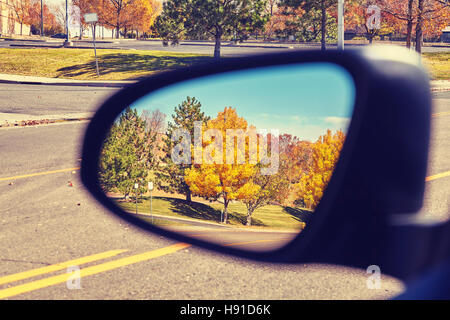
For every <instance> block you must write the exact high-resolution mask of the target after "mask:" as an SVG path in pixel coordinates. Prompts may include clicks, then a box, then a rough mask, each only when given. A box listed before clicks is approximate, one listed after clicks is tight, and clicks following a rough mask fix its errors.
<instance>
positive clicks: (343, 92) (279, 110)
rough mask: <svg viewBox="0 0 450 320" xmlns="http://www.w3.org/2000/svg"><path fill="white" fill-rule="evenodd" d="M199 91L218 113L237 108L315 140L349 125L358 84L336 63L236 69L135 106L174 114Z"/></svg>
mask: <svg viewBox="0 0 450 320" xmlns="http://www.w3.org/2000/svg"><path fill="white" fill-rule="evenodd" d="M187 96H190V97H195V98H196V99H197V100H198V101H200V102H201V104H202V110H203V111H204V112H205V113H206V114H207V115H209V116H211V117H212V118H215V117H216V116H217V113H218V112H220V111H223V109H224V108H225V107H233V108H236V110H237V114H238V115H239V116H240V117H244V118H245V119H246V120H247V122H248V124H249V125H254V126H256V128H257V129H276V130H279V132H280V133H281V134H282V133H290V134H293V135H296V136H298V137H299V138H301V139H302V140H310V141H315V140H316V139H317V138H318V137H319V136H320V135H323V134H324V133H326V130H327V129H332V130H337V129H344V130H346V129H347V126H348V122H349V119H350V118H351V115H352V112H353V105H354V99H355V88H354V84H353V79H352V78H351V76H350V75H349V74H348V73H347V71H345V70H344V69H342V68H341V67H338V66H336V65H333V64H328V63H314V64H307V65H305V64H299V65H289V66H282V67H268V68H261V69H256V70H252V71H240V72H232V73H228V74H222V75H215V76H209V77H205V78H200V79H196V80H191V81H187V82H183V83H180V84H176V85H173V86H171V87H167V88H164V89H161V90H159V91H156V92H154V93H151V94H149V95H148V96H146V97H144V98H142V99H140V100H139V101H137V102H136V103H135V104H134V105H133V107H136V108H138V110H139V111H143V110H149V111H152V110H155V109H159V110H160V111H162V112H163V113H165V114H166V115H167V120H171V116H170V115H171V114H172V113H173V110H174V108H175V107H176V106H177V105H179V104H180V103H181V102H182V101H183V100H185V99H186V97H187Z"/></svg>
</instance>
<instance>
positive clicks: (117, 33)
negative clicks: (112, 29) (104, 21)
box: [116, 25, 120, 39]
mask: <svg viewBox="0 0 450 320" xmlns="http://www.w3.org/2000/svg"><path fill="white" fill-rule="evenodd" d="M119 33H120V26H119V25H117V26H116V39H119Z"/></svg>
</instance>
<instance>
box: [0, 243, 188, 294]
mask: <svg viewBox="0 0 450 320" xmlns="http://www.w3.org/2000/svg"><path fill="white" fill-rule="evenodd" d="M188 247H190V245H189V244H185V243H177V244H174V245H171V246H168V247H164V248H161V249H157V250H152V251H148V252H144V253H141V254H136V255H133V256H129V257H124V258H120V259H117V260H113V261H109V262H105V263H102V264H99V265H95V266H90V267H86V268H82V269H80V274H79V276H80V277H87V276H91V275H94V274H97V273H101V272H105V271H110V270H114V269H117V268H120V267H124V266H128V265H131V264H134V263H138V262H142V261H146V260H150V259H154V258H158V257H161V256H164V255H167V254H171V253H174V252H176V251H178V250H181V249H185V248H188ZM126 251H127V250H111V251H106V252H103V253H99V254H94V255H90V256H86V257H83V258H79V259H74V260H69V261H66V262H62V263H58V264H54V265H51V266H46V267H42V268H38V269H34V270H29V271H25V272H20V273H16V274H12V275H7V276H4V277H1V278H0V285H3V284H7V283H11V282H15V281H19V280H24V279H28V278H32V277H35V276H39V275H43V274H47V273H50V272H54V271H59V270H63V269H66V268H69V267H72V266H79V265H82V264H86V263H90V262H94V261H99V260H102V259H106V258H111V257H114V256H117V255H119V254H121V253H124V252H126ZM71 277H72V273H65V274H60V275H56V276H52V277H49V278H45V279H40V280H35V281H32V282H28V283H25V284H21V285H17V286H14V287H11V288H6V289H3V290H0V299H5V298H9V297H13V296H16V295H19V294H22V293H26V292H30V291H34V290H38V289H42V288H46V287H50V286H53V285H56V284H60V283H64V282H67V281H68V280H70V278H71Z"/></svg>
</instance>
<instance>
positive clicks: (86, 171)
mask: <svg viewBox="0 0 450 320" xmlns="http://www.w3.org/2000/svg"><path fill="white" fill-rule="evenodd" d="M321 62H322V63H332V64H336V65H338V66H341V67H342V68H344V69H345V70H347V72H348V73H349V74H350V75H351V76H352V77H353V80H354V84H355V89H356V90H355V93H356V99H355V106H354V110H353V116H352V120H351V123H350V126H349V129H348V132H347V137H346V141H345V143H344V147H343V150H342V152H341V156H340V158H339V161H338V164H337V166H336V169H335V172H334V174H333V176H332V178H331V180H330V183H329V184H328V187H327V189H326V191H325V193H324V196H323V198H322V200H321V202H320V203H319V205H318V206H317V208H316V210H315V212H314V219H312V220H311V222H310V223H309V224H308V227H307V228H305V230H304V231H302V232H300V233H299V234H298V235H297V236H296V237H295V238H294V239H293V240H292V241H291V242H289V243H288V244H286V245H285V246H284V247H282V248H279V249H275V250H272V251H267V252H252V251H245V250H241V249H237V248H231V247H223V246H220V245H218V244H213V243H210V242H207V241H203V240H200V239H194V238H190V237H188V236H184V235H181V234H178V233H176V232H172V231H169V230H166V229H162V228H159V227H157V226H154V225H151V224H149V223H147V222H145V221H143V220H141V219H139V218H136V217H134V216H133V215H131V214H129V213H126V212H125V211H123V210H122V209H120V208H119V207H118V206H117V205H115V203H114V202H113V201H112V200H110V199H109V198H108V197H106V195H105V194H104V192H103V191H102V189H101V187H100V185H99V181H98V160H99V155H100V152H101V148H102V146H103V142H104V139H105V137H106V135H107V133H108V132H109V129H110V126H111V124H112V123H113V122H114V120H116V118H117V117H118V116H119V114H120V113H121V112H122V111H123V110H124V108H125V107H127V106H129V105H131V104H132V103H133V102H134V101H136V100H137V99H139V98H141V97H143V96H144V95H147V94H149V93H150V92H153V91H155V90H158V89H161V88H163V87H166V86H168V85H172V84H175V83H177V82H182V81H186V80H190V79H194V78H198V77H203V76H209V75H213V74H218V73H224V72H231V71H238V70H245V69H251V68H258V67H268V66H274V65H288V64H300V63H321ZM370 75H371V65H370V64H369V63H368V62H367V60H366V59H364V58H363V57H362V55H361V53H360V51H359V50H348V51H337V50H331V51H326V52H323V51H316V50H314V51H302V52H290V53H281V54H279V53H277V54H265V55H258V56H250V57H243V58H226V59H222V60H220V61H218V62H211V63H206V64H201V65H197V66H192V67H187V68H181V69H178V70H175V71H170V72H165V73H160V74H158V75H155V76H151V77H148V78H146V79H144V80H141V81H139V82H138V83H136V84H133V85H130V86H128V87H125V88H124V89H122V90H120V91H119V92H118V93H117V94H115V95H113V96H112V97H111V98H109V99H108V100H107V101H106V102H105V103H104V104H103V105H102V106H101V107H100V109H99V110H98V111H97V113H96V114H95V115H94V117H93V119H92V120H91V122H90V123H89V125H88V128H87V130H86V134H85V138H84V144H83V150H82V167H81V179H82V182H83V183H84V185H85V186H86V188H87V189H88V190H89V191H90V192H91V194H92V195H93V196H94V197H95V198H96V199H97V201H99V202H100V203H101V204H102V205H103V206H104V207H106V208H107V209H109V211H110V212H111V213H112V214H114V216H116V217H119V218H120V219H122V220H124V221H126V222H127V223H130V224H132V225H134V226H137V227H138V228H140V229H142V230H145V231H149V232H151V233H154V234H158V235H160V236H164V237H168V238H170V239H173V240H175V241H180V242H184V243H189V244H192V245H194V246H198V247H200V248H204V249H207V250H213V251H216V252H219V253H224V254H229V255H234V256H237V257H240V258H247V259H251V260H255V261H261V262H272V263H294V262H295V263H299V262H301V263H306V262H315V261H310V260H309V259H308V258H306V259H305V260H304V259H302V254H301V253H302V251H304V250H306V248H308V246H309V245H310V243H311V241H312V240H313V239H314V238H315V235H316V231H317V230H319V229H320V227H321V225H322V224H323V223H325V221H326V219H327V216H328V214H329V213H330V212H331V209H332V208H333V202H334V200H335V196H336V193H337V190H338V189H339V186H340V185H341V183H342V180H343V177H344V175H345V172H346V169H347V167H348V163H349V159H350V158H351V154H352V149H353V146H354V144H355V141H356V138H357V136H358V132H359V130H360V126H361V123H362V119H363V115H364V109H365V105H366V103H365V102H366V99H367V95H368V87H369V82H370ZM328 241H332V239H328ZM316 245H317V244H316ZM293 252H295V254H292V253H293ZM321 262H323V261H321ZM330 262H331V261H330Z"/></svg>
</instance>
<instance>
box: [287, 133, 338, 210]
mask: <svg viewBox="0 0 450 320" xmlns="http://www.w3.org/2000/svg"><path fill="white" fill-rule="evenodd" d="M344 141H345V135H344V133H343V132H342V131H341V130H339V131H337V132H336V133H335V134H332V132H331V130H327V133H326V134H325V135H323V136H321V137H319V139H318V140H317V141H316V142H315V143H314V144H313V145H312V160H311V162H310V165H309V167H308V169H307V170H305V171H304V172H303V174H302V176H301V178H300V182H299V183H297V184H296V188H297V194H298V197H299V198H300V199H303V202H304V204H305V205H306V206H307V207H308V208H310V209H314V208H315V207H316V206H317V205H318V203H319V201H320V199H321V198H322V196H323V193H324V191H325V188H326V187H327V185H328V182H329V181H330V179H331V176H332V174H333V171H334V168H335V166H336V163H337V161H338V159H339V155H340V151H341V149H342V146H343V145H344Z"/></svg>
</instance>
